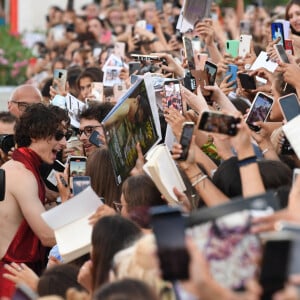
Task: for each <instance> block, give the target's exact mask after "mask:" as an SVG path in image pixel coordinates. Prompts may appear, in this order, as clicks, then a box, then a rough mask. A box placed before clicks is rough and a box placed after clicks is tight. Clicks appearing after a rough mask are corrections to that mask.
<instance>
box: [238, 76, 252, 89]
mask: <svg viewBox="0 0 300 300" xmlns="http://www.w3.org/2000/svg"><path fill="white" fill-rule="evenodd" d="M238 77H239V80H240V83H241V86H242V88H243V89H245V90H255V89H256V82H255V78H254V77H253V76H250V75H249V74H247V73H239V74H238Z"/></svg>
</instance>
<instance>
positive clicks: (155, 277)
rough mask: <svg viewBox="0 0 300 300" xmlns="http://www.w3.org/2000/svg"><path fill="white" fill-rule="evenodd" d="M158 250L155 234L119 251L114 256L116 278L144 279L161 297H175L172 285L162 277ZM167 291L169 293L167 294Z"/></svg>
mask: <svg viewBox="0 0 300 300" xmlns="http://www.w3.org/2000/svg"><path fill="white" fill-rule="evenodd" d="M156 250H157V247H156V244H155V238H154V236H153V234H146V235H144V236H143V237H142V238H141V239H139V240H138V241H137V242H136V243H135V244H134V245H133V246H131V247H129V248H127V249H124V250H121V251H119V252H118V253H117V254H116V255H115V256H114V259H113V266H114V275H115V277H116V279H123V278H134V279H139V280H142V281H144V282H146V283H147V284H148V285H149V286H150V287H151V288H152V289H153V290H154V291H155V292H156V294H157V295H158V296H160V299H175V297H174V294H173V292H172V291H171V289H172V285H171V284H170V283H169V282H166V281H163V280H162V279H161V278H160V270H159V263H158V258H157V256H156ZM166 291H168V293H167V294H168V295H166V294H165V292H166ZM162 294H163V295H162ZM166 296H167V297H166Z"/></svg>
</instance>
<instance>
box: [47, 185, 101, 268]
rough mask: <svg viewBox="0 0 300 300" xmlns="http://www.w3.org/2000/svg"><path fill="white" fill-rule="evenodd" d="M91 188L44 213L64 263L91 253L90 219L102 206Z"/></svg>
mask: <svg viewBox="0 0 300 300" xmlns="http://www.w3.org/2000/svg"><path fill="white" fill-rule="evenodd" d="M102 204H103V202H102V201H101V200H100V198H99V197H98V195H97V194H96V193H95V192H94V191H93V189H92V188H91V187H87V188H86V189H85V190H83V191H82V192H81V193H79V194H78V195H76V196H75V197H73V198H72V199H70V200H68V201H67V202H64V203H62V204H61V205H59V206H57V207H55V208H52V209H50V210H48V211H46V212H44V213H42V218H43V219H44V220H45V222H46V223H47V224H48V225H49V226H50V227H51V228H52V229H53V230H54V233H55V238H56V243H57V245H58V249H59V252H60V255H61V256H62V259H63V261H64V262H66V263H67V262H70V261H72V260H74V259H76V258H78V257H80V256H82V255H84V254H87V253H88V252H89V251H90V246H91V235H92V226H91V225H90V224H89V222H88V218H89V217H90V216H91V215H92V214H93V213H94V212H95V211H96V209H97V208H98V207H99V206H100V205H102Z"/></svg>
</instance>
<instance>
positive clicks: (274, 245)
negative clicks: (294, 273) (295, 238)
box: [259, 239, 292, 300]
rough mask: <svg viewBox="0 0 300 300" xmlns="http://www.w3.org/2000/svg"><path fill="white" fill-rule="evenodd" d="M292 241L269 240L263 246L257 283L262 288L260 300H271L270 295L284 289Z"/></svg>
mask: <svg viewBox="0 0 300 300" xmlns="http://www.w3.org/2000/svg"><path fill="white" fill-rule="evenodd" d="M291 246H292V240H290V239H281V240H269V241H267V242H266V243H265V245H264V250H263V257H262V264H261V270H260V276H259V283H260V285H261V287H262V288H263V294H262V296H261V298H260V299H261V300H271V299H272V295H273V294H274V293H275V292H277V291H279V290H282V289H283V288H284V285H285V282H286V280H287V273H288V266H289V256H290V249H291Z"/></svg>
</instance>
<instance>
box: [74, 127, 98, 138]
mask: <svg viewBox="0 0 300 300" xmlns="http://www.w3.org/2000/svg"><path fill="white" fill-rule="evenodd" d="M97 127H102V126H101V125H97V126H85V127H83V129H79V130H78V134H79V136H81V135H82V134H83V133H84V134H85V135H86V136H87V137H89V136H90V135H91V134H92V132H93V131H94V129H95V128H97Z"/></svg>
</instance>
